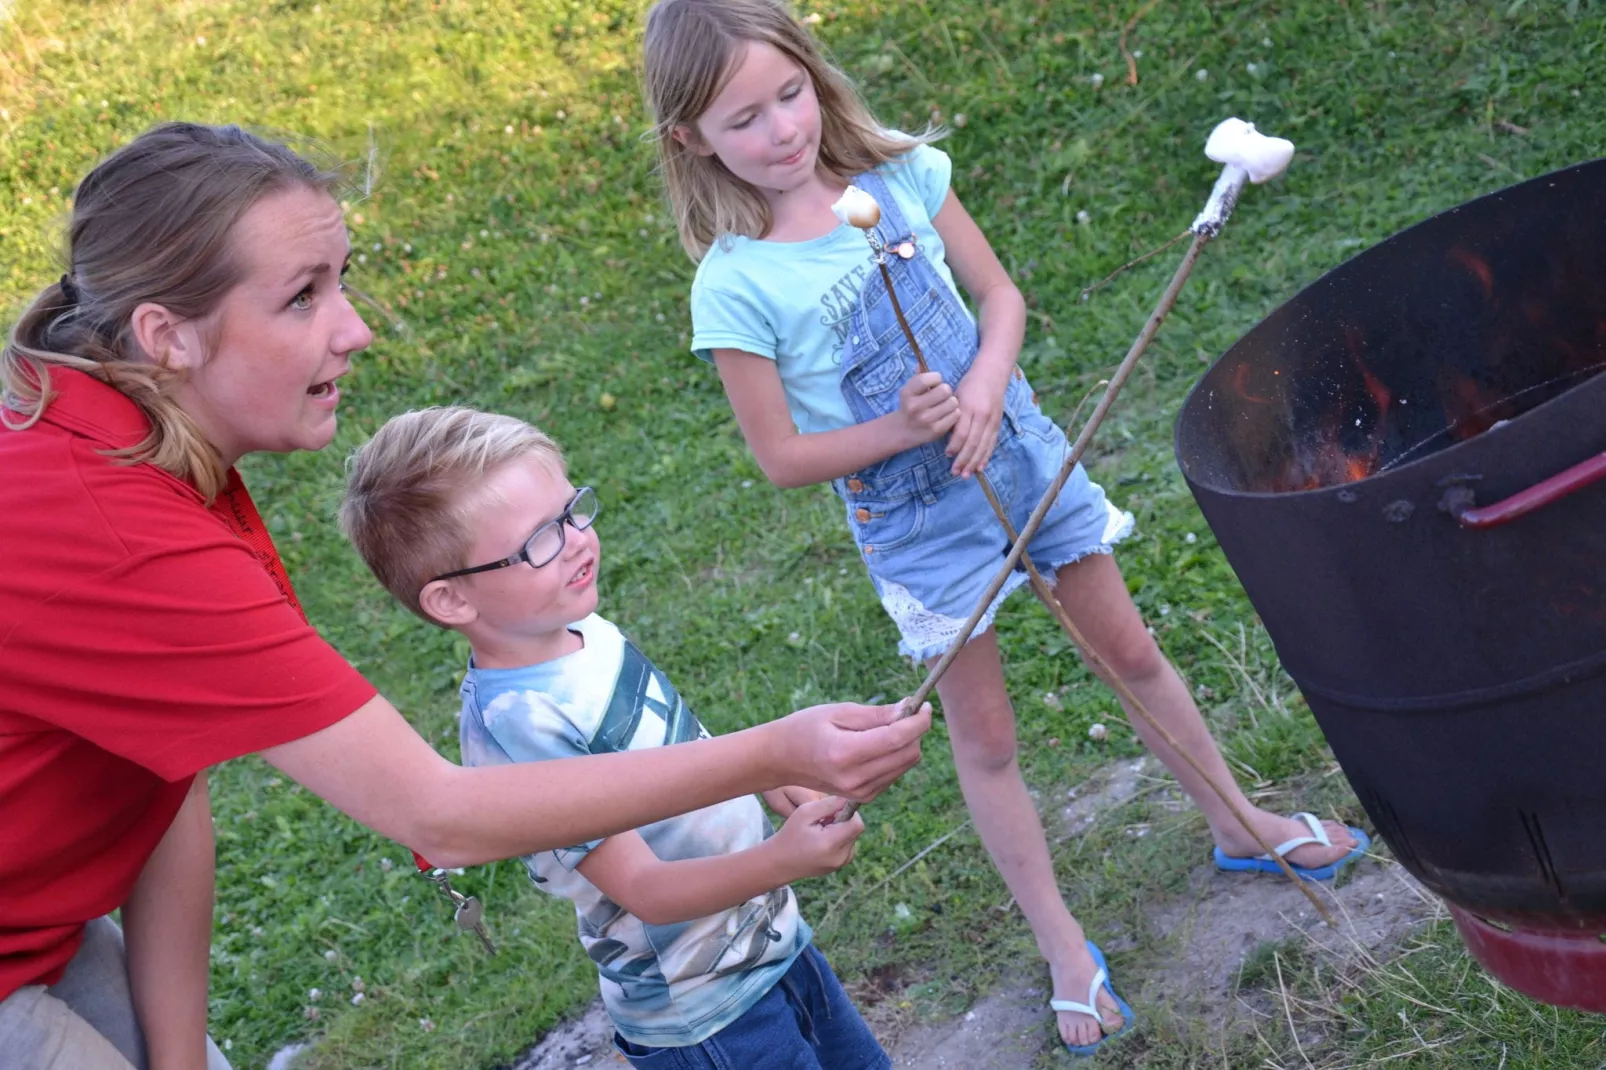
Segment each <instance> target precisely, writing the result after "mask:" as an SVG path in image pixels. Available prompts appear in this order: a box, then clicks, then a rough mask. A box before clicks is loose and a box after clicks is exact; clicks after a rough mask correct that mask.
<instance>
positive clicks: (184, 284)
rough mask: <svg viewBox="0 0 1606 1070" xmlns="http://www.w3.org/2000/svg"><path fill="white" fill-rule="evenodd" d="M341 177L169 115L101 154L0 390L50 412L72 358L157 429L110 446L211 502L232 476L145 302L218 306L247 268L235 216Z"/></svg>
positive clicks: (19, 424) (20, 426)
mask: <svg viewBox="0 0 1606 1070" xmlns="http://www.w3.org/2000/svg"><path fill="white" fill-rule="evenodd" d="M338 181H339V176H338V175H337V174H336V173H335V172H333V171H329V170H323V169H320V168H318V167H315V166H314V165H313V164H311V163H309V162H307V161H306V160H304V159H302V158H301V157H300V156H298V155H296V153H294V152H293V151H291V150H290V149H288V148H286V147H285V146H283V145H279V144H275V143H273V142H270V141H266V140H264V139H262V138H260V137H257V136H256V135H254V134H251V133H248V132H246V131H244V130H242V129H240V128H239V127H238V126H203V125H200V124H196V123H163V124H161V125H159V126H155V127H152V128H151V129H150V130H147V131H146V132H145V133H143V134H141V135H140V136H139V137H137V138H135V139H134V140H133V141H131V142H129V143H128V144H127V145H125V146H123V147H122V148H121V149H119V150H117V151H116V152H114V153H112V154H111V155H110V156H108V157H107V158H106V159H105V160H102V161H101V162H100V164H99V165H97V166H96V167H95V169H94V170H92V171H90V172H89V174H88V175H87V176H85V178H84V180H83V181H82V182H80V183H79V184H78V188H77V189H76V190H75V191H74V193H73V209H72V219H71V223H70V225H69V230H68V246H67V271H66V273H65V274H63V275H62V276H61V279H60V280H58V281H57V282H54V283H51V284H50V285H49V286H47V287H45V289H44V290H43V291H42V292H41V293H40V294H39V295H38V296H37V297H36V298H34V300H33V303H32V304H30V305H29V306H28V308H27V309H26V310H25V311H24V312H23V313H22V316H21V317H20V318H19V319H18V320H17V322H16V323H15V324H14V325H13V326H12V329H11V334H10V337H9V339H8V340H7V342H6V345H5V348H4V350H3V351H0V393H3V400H4V403H5V405H6V407H8V408H9V409H10V410H11V411H12V412H13V413H15V414H18V415H20V416H21V419H20V420H16V419H15V418H14V417H12V416H9V415H0V423H3V424H4V426H5V427H6V428H8V429H10V430H13V431H22V430H26V429H27V428H29V427H32V426H33V425H34V424H35V423H37V422H38V421H39V418H40V417H41V416H43V415H44V412H45V409H46V408H47V407H48V406H49V404H50V400H51V396H52V394H51V384H50V369H51V368H58V367H59V368H74V369H77V370H78V371H81V372H86V373H88V374H89V375H92V376H94V377H95V378H96V379H99V380H101V381H102V382H104V383H107V384H108V385H110V386H112V387H114V388H115V389H117V390H118V391H120V392H121V393H123V394H124V395H126V396H127V397H128V398H129V399H130V400H131V401H133V402H134V404H136V405H138V406H139V408H140V410H141V411H142V412H143V413H144V414H145V416H146V418H147V419H148V420H149V421H150V428H151V429H150V434H148V435H146V436H145V438H144V439H143V440H142V441H141V442H139V443H137V444H135V445H134V446H131V447H129V448H127V449H121V450H112V451H109V452H110V454H111V455H112V456H114V457H118V458H119V459H121V460H123V461H126V462H128V463H137V462H147V463H149V464H152V465H155V466H156V467H158V468H161V469H163V470H165V471H167V472H170V473H172V474H173V475H175V476H177V477H178V478H180V479H183V480H185V481H187V482H189V483H191V484H193V485H194V486H195V487H196V489H198V490H199V491H200V492H201V494H202V495H203V496H204V497H205V498H206V499H207V500H208V501H210V500H211V499H213V498H215V497H216V496H217V495H218V493H219V492H221V491H222V489H223V486H224V482H225V479H226V476H227V473H226V472H225V470H224V467H223V461H222V458H221V457H220V456H219V454H218V451H217V450H216V448H215V447H214V446H213V445H212V444H211V443H210V442H208V441H207V440H206V438H205V436H204V435H203V434H202V433H201V430H200V428H199V427H198V426H196V424H195V421H194V420H192V419H191V418H190V416H189V415H188V414H187V413H186V412H185V411H184V410H183V409H182V408H181V407H180V406H179V404H178V403H177V402H176V401H174V400H173V398H172V395H171V388H172V386H173V385H174V384H175V383H176V382H177V381H179V379H180V378H181V375H182V373H180V372H178V371H176V370H174V369H172V368H169V367H166V366H164V365H163V364H161V363H160V362H159V361H155V360H153V359H151V357H150V355H148V354H146V353H144V352H142V351H141V350H140V347H139V343H138V342H137V341H136V340H135V339H134V336H133V326H132V318H133V314H134V310H135V309H136V308H138V307H139V306H140V305H141V304H144V303H146V302H155V303H157V304H160V305H162V306H163V307H165V308H167V309H168V310H169V311H171V312H172V313H174V314H175V315H178V316H181V317H183V318H185V319H192V320H193V319H200V318H202V317H204V316H206V315H207V314H209V313H210V312H212V311H213V310H215V309H216V308H217V306H218V303H219V302H220V301H222V300H223V297H224V296H225V295H226V294H227V293H228V292H229V291H230V290H231V289H233V288H234V287H235V286H236V285H237V284H238V283H239V282H240V279H241V277H242V275H243V273H244V267H243V265H242V264H241V262H240V258H239V256H238V255H237V250H236V249H234V247H233V244H232V242H231V241H230V235H231V234H232V233H233V230H234V225H235V224H236V223H238V222H239V220H240V218H241V217H242V216H244V215H245V213H246V212H247V211H249V210H250V209H251V207H252V206H253V205H255V204H256V203H257V202H258V201H259V200H261V199H262V198H263V197H265V196H267V195H269V194H271V193H277V192H280V191H282V190H285V189H290V188H294V187H296V186H304V187H308V188H312V189H318V190H323V191H325V192H332V191H333V190H334V188H335V186H336V184H337V183H338Z"/></svg>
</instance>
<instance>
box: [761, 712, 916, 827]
mask: <svg viewBox="0 0 1606 1070" xmlns="http://www.w3.org/2000/svg"><path fill="white" fill-rule="evenodd" d="M902 706H903V702H902V701H901V700H900V701H898V702H891V703H888V704H886V705H884V706H862V705H860V704H859V703H857V702H833V703H828V704H826V705H824V706H810V707H809V708H808V709H806V710H799V711H798V712H796V713H794V714H792V715H790V716H788V717H783V718H781V719H780V720H779V721H774V722H772V725H773V727H775V728H778V729H780V732H779V733H778V734H777V737H776V738H777V740H779V741H780V746H781V749H780V750H779V751H778V752H777V753H776V754H775V756H774V759H773V763H774V764H775V765H776V767H777V768H783V769H786V770H788V771H789V773H790V776H791V777H792V778H794V781H795V782H797V783H801V784H803V785H805V786H807V787H812V788H818V789H820V790H822V791H825V792H829V793H831V794H833V795H840V796H842V797H843V798H845V799H852V800H854V801H855V802H865V801H867V800H869V799H873V798H875V797H876V795H878V794H880V792H881V791H882V789H883V788H885V787H886V786H887V785H888V784H891V783H892V782H893V781H894V780H896V779H898V777H900V776H902V775H903V774H904V773H905V772H907V771H908V770H909V767H910V766H912V765H914V764H915V762H917V761H919V760H920V737H921V736H923V735H924V734H925V733H926V730H927V729H929V728H930V727H931V703H929V702H927V703H925V704H923V705H922V706H921V707H920V709H919V711H918V712H916V713H914V714H911V715H910V716H908V717H905V718H902V719H899V717H898V711H899V710H900V709H901V708H902Z"/></svg>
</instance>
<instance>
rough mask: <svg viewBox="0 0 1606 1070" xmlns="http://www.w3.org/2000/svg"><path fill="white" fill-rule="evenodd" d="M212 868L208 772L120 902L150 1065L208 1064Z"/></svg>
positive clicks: (180, 1069) (197, 1069)
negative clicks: (122, 901)
mask: <svg viewBox="0 0 1606 1070" xmlns="http://www.w3.org/2000/svg"><path fill="white" fill-rule="evenodd" d="M214 866H215V862H214V854H213V839H212V806H211V797H210V795H209V794H208V792H207V786H206V772H205V771H204V770H203V771H202V772H200V773H199V774H197V775H196V777H195V782H194V784H193V785H192V786H191V787H190V792H189V794H188V795H187V796H186V797H185V799H184V803H183V805H182V806H180V807H179V811H178V814H177V816H175V817H174V818H173V823H172V824H171V825H169V826H168V829H167V832H166V834H165V835H163V837H162V840H161V842H160V843H159V844H157V845H156V850H155V851H153V852H152V853H151V856H150V858H149V859H147V860H146V862H145V868H144V869H143V870H141V871H140V875H139V879H138V880H136V881H135V882H134V887H133V889H132V890H131V891H130V892H129V895H128V899H127V901H126V902H124V903H123V943H124V948H125V951H126V955H127V959H128V986H129V989H130V992H131V994H132V996H133V1001H134V1012H135V1014H136V1015H137V1016H138V1018H139V1024H140V1028H141V1029H142V1030H143V1031H144V1033H145V1046H146V1050H147V1052H148V1055H149V1058H150V1064H151V1066H153V1067H161V1068H163V1070H169V1068H171V1070H185V1068H190V1070H203V1068H204V1067H205V1066H206V988H207V983H208V980H209V976H208V969H209V960H208V956H209V953H210V949H211V942H212V881H213V871H214Z"/></svg>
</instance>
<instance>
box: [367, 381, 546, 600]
mask: <svg viewBox="0 0 1606 1070" xmlns="http://www.w3.org/2000/svg"><path fill="white" fill-rule="evenodd" d="M529 456H533V457H535V458H536V459H537V461H538V462H540V463H541V464H542V465H543V466H545V467H546V468H547V469H548V470H549V471H551V472H552V473H553V474H555V475H558V476H563V475H565V470H564V463H563V451H562V450H560V449H559V448H558V445H557V443H555V442H553V441H552V439H550V438H548V437H547V436H546V435H545V434H543V433H542V432H540V431H538V430H536V428H534V427H532V426H531V425H529V424H527V423H525V422H524V421H523V420H520V419H518V418H517V417H514V416H502V415H498V414H497V413H491V412H480V411H479V410H477V409H469V408H463V407H461V406H451V407H439V406H437V407H435V408H428V409H418V410H415V411H413V412H405V413H402V414H401V415H400V416H393V417H391V419H389V420H388V421H386V422H385V425H384V426H383V427H381V428H380V429H379V430H378V431H376V432H374V437H373V438H371V439H369V440H368V442H367V443H366V444H364V445H363V446H361V447H360V448H358V449H357V450H356V451H355V452H353V453H352V455H351V457H350V458H349V459H348V460H347V461H346V496H345V499H344V500H343V501H342V502H341V503H340V530H341V531H343V532H345V533H346V538H348V539H350V540H351V544H352V545H353V546H355V547H356V548H357V553H358V554H360V555H361V556H362V559H363V561H364V562H366V563H367V565H368V568H369V569H370V570H371V571H372V572H373V574H374V577H375V578H376V579H378V580H379V582H380V583H381V584H382V585H383V586H384V588H385V590H387V591H389V592H390V593H391V594H393V595H395V596H396V600H397V601H398V602H400V603H401V604H402V605H404V606H406V607H407V608H408V609H410V610H412V611H413V612H414V613H416V614H418V615H419V616H420V617H423V618H424V619H425V620H427V621H429V622H430V623H431V624H436V625H439V624H440V622H439V621H437V620H435V619H433V618H432V617H430V615H429V614H428V613H426V612H424V610H423V608H422V607H421V606H420V605H419V602H418V595H419V592H420V591H421V590H423V588H424V585H425V584H427V583H428V582H429V581H430V580H432V579H434V578H435V577H436V576H439V575H440V574H441V573H443V572H451V571H452V570H453V569H458V568H468V567H469V566H471V565H473V564H474V562H472V561H469V560H467V556H468V553H469V550H470V549H471V548H472V546H473V543H474V533H473V531H471V530H470V528H469V519H470V512H471V509H472V506H473V504H474V499H475V496H476V492H477V491H478V490H479V488H480V486H481V484H482V483H483V482H484V480H485V477H486V476H487V475H488V474H489V473H491V472H492V471H494V470H495V469H497V468H499V467H501V466H502V465H504V464H506V463H508V462H509V461H515V460H519V459H520V458H523V457H529Z"/></svg>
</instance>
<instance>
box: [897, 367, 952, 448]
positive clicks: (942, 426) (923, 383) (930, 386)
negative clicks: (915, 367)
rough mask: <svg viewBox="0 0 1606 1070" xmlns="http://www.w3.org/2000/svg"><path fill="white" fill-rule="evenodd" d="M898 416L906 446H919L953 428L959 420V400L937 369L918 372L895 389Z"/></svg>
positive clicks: (933, 440) (934, 439)
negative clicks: (906, 442) (906, 441)
mask: <svg viewBox="0 0 1606 1070" xmlns="http://www.w3.org/2000/svg"><path fill="white" fill-rule="evenodd" d="M898 415H899V416H900V417H901V418H902V420H903V428H904V432H905V434H906V435H907V436H908V441H909V445H910V446H911V447H913V446H921V445H924V444H925V443H927V442H935V441H936V440H937V439H939V438H941V437H942V436H943V435H946V434H947V433H948V432H949V431H951V430H953V427H954V424H955V423H957V422H958V420H959V400H958V399H957V398H955V397H954V391H953V388H952V387H950V386H949V385H948V384H947V383H945V382H943V381H942V373H941V372H921V373H920V374H918V375H916V376H914V377H913V378H912V379H910V380H909V381H908V382H907V383H904V384H903V389H902V390H899V391H898Z"/></svg>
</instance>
